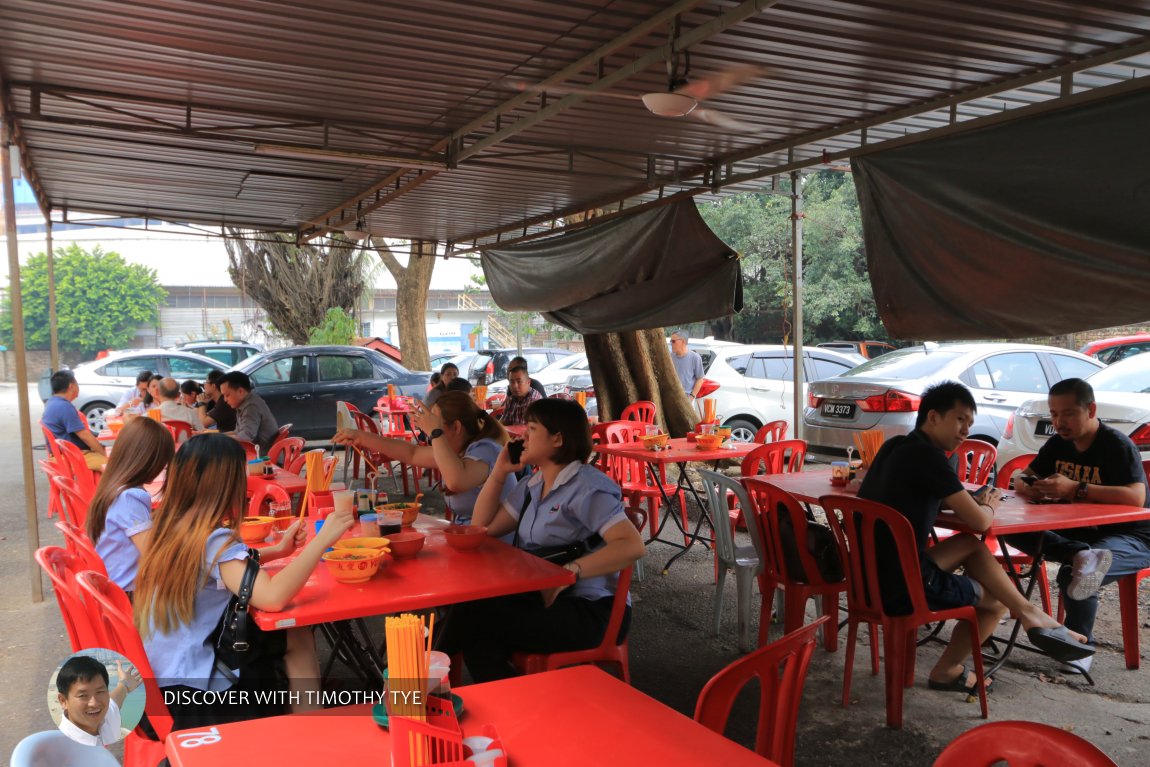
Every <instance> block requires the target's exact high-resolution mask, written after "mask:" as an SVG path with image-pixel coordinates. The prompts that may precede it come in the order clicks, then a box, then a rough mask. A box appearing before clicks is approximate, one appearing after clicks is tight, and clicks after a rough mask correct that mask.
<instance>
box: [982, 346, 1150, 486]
mask: <svg viewBox="0 0 1150 767" xmlns="http://www.w3.org/2000/svg"><path fill="white" fill-rule="evenodd" d="M1086 380H1087V381H1088V382H1089V383H1090V385H1091V386H1092V387H1093V388H1094V400H1095V402H1097V403H1098V419H1099V420H1100V421H1102V422H1103V423H1105V424H1107V425H1108V426H1112V427H1113V428H1115V429H1118V430H1119V431H1121V432H1122V433H1123V434H1126V435H1128V436H1129V437H1130V439H1132V440H1134V444H1135V445H1137V446H1138V449H1139V450H1141V451H1142V459H1143V460H1147V459H1150V354H1140V355H1137V356H1134V357H1127V358H1126V359H1124V360H1121V361H1119V362H1115V363H1114V364H1113V365H1110V366H1109V367H1105V368H1102V369H1101V370H1099V371H1098V372H1097V373H1095V374H1093V375H1092V376H1090V377H1089V378H1088V379H1086ZM1053 433H1054V429H1053V427H1052V425H1051V422H1050V408H1049V406H1048V404H1047V400H1046V398H1045V397H1040V398H1035V399H1031V400H1027V401H1026V402H1024V403H1022V405H1020V406H1019V407H1018V409H1017V410H1015V411H1014V413H1013V415H1011V416H1010V418H1009V420H1007V422H1006V429H1005V430H1004V431H1003V433H1002V441H1001V442H1000V443H999V445H998V467H999V468H1002V467H1003V466H1005V465H1006V463H1007V462H1008V461H1010V460H1011V459H1013V458H1016V457H1017V456H1020V455H1026V454H1028V453H1037V452H1038V450H1039V448H1041V447H1042V446H1043V445H1044V444H1045V443H1046V440H1047V439H1049V438H1050V436H1051V435H1052V434H1053Z"/></svg>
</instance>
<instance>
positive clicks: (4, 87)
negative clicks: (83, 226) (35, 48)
mask: <svg viewBox="0 0 1150 767" xmlns="http://www.w3.org/2000/svg"><path fill="white" fill-rule="evenodd" d="M0 123H5V124H7V126H8V131H9V136H10V138H11V141H12V143H13V144H14V145H15V146H16V147H17V148H18V149H19V150H20V167H21V168H22V169H23V172H24V175H25V177H26V178H27V181H28V186H30V187H32V194H33V195H35V197H36V206H37V207H38V208H40V215H42V216H43V217H44V220H45V221H48V220H50V219H51V218H52V201H51V200H50V199H49V198H48V194H47V192H45V191H44V184H43V182H41V181H40V175H39V174H38V173H37V172H36V166H35V164H34V163H33V162H32V155H31V154H29V153H28V141H27V139H26V138H25V136H24V130H23V128H22V127H21V126H20V121H19V120H17V119H16V112H15V111H14V110H13V109H12V92H11V90H10V87H9V85H8V83H6V82H5V81H4V75H3V73H0ZM2 151H5V150H4V149H3V148H0V152H2ZM13 234H14V233H13Z"/></svg>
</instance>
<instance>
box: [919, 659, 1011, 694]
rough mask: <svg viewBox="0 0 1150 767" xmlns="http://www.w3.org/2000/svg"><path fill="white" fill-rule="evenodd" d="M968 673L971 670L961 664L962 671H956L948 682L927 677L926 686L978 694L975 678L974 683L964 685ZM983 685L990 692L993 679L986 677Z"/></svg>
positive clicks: (944, 690)
mask: <svg viewBox="0 0 1150 767" xmlns="http://www.w3.org/2000/svg"><path fill="white" fill-rule="evenodd" d="M969 673H971V672H969V671H967V670H966V666H965V665H963V667H962V671H960V672H958V675H957V676H956V677H955V678H954V679H951V680H950V681H949V682H936V681H934V680H933V679H931V678H930V677H927V680H926V686H927V687H929V688H930V689H932V690H938V691H940V692H965V693H966V694H967V695H978V679H977V678H976V679H975V680H974V684H972V685H970V686H969V687H967V686H966V675H967V674H969ZM985 687H986V691H987V692H990V691H991V690H992V689H993V688H994V680H993V679H987V680H986V685H985Z"/></svg>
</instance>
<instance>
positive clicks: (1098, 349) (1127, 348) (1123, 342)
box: [1078, 333, 1150, 365]
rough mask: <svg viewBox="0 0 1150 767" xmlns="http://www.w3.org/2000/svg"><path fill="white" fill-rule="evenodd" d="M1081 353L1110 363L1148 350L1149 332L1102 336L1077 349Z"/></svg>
mask: <svg viewBox="0 0 1150 767" xmlns="http://www.w3.org/2000/svg"><path fill="white" fill-rule="evenodd" d="M1078 351H1079V352H1080V353H1081V354H1085V355H1086V356H1088V357H1094V358H1095V359H1097V360H1098V361H1099V362H1102V363H1104V364H1107V365H1110V364H1113V363H1115V362H1118V361H1119V360H1124V359H1126V358H1127V357H1133V356H1134V355H1136V354H1142V353H1143V352H1150V333H1136V334H1134V335H1132V336H1117V337H1115V338H1103V339H1102V340H1101V341H1091V342H1090V343H1088V344H1086V345H1085V346H1083V347H1082V348H1081V349H1079V350H1078Z"/></svg>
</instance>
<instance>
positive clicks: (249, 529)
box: [240, 517, 276, 545]
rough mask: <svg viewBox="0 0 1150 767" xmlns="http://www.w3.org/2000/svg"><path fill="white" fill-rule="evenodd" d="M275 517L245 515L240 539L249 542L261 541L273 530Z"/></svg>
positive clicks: (241, 525)
mask: <svg viewBox="0 0 1150 767" xmlns="http://www.w3.org/2000/svg"><path fill="white" fill-rule="evenodd" d="M275 521H276V520H275V517H244V520H243V521H242V522H240V540H242V541H243V542H244V543H247V544H249V545H250V544H253V543H261V542H262V541H263V540H264V538H267V537H268V535H269V534H270V533H271V531H272V525H273V524H275Z"/></svg>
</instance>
